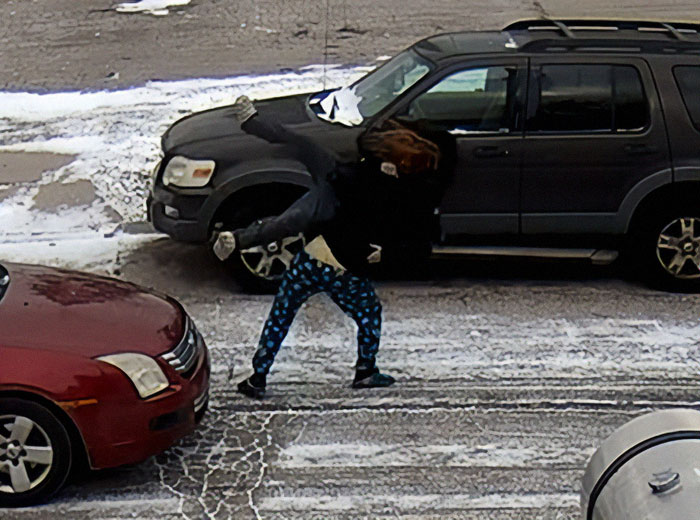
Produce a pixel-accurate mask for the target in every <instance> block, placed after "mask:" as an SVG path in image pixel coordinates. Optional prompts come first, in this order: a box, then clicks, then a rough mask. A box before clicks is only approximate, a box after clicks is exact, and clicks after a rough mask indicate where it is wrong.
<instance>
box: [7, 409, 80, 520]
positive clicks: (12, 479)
mask: <svg viewBox="0 0 700 520" xmlns="http://www.w3.org/2000/svg"><path fill="white" fill-rule="evenodd" d="M71 462H72V454H71V444H70V439H69V437H68V432H66V429H65V428H64V427H63V425H62V424H61V422H60V421H59V420H58V419H57V418H56V417H55V416H54V414H52V413H51V412H50V411H49V410H48V409H46V408H45V407H43V406H41V405H39V404H37V403H35V402H32V401H26V400H23V399H15V398H0V507H24V506H29V505H32V504H37V503H40V502H44V501H46V500H47V499H48V498H49V497H51V496H52V495H53V494H54V493H55V492H56V491H58V490H59V489H60V488H61V486H62V485H63V483H64V482H65V481H66V479H67V478H68V474H69V473H70V469H71Z"/></svg>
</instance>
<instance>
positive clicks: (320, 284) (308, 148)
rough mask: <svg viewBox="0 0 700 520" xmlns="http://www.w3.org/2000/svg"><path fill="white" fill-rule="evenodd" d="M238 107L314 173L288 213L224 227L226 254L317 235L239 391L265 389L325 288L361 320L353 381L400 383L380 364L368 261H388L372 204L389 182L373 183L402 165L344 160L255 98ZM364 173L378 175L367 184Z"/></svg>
mask: <svg viewBox="0 0 700 520" xmlns="http://www.w3.org/2000/svg"><path fill="white" fill-rule="evenodd" d="M232 109H233V113H234V115H235V117H236V118H237V119H238V120H239V122H241V128H242V129H243V130H244V131H246V132H247V133H249V134H252V135H256V136H258V137H261V138H263V139H265V140H267V141H269V142H271V143H280V144H283V145H286V146H288V153H290V154H291V155H292V156H294V157H296V159H297V160H299V162H301V163H302V164H304V165H305V166H306V168H307V169H308V171H309V173H310V175H311V178H312V181H313V184H312V186H311V187H310V189H309V192H308V193H307V194H305V195H304V196H303V197H301V198H300V199H299V200H297V201H296V202H295V203H294V204H292V206H290V208H288V209H287V210H286V211H285V212H284V213H283V214H282V215H279V216H277V217H270V218H268V219H263V220H259V221H256V222H254V223H253V224H251V225H250V226H248V227H246V228H243V229H238V230H235V231H232V232H229V231H222V232H220V233H219V234H218V237H217V239H216V241H215V242H214V246H213V249H214V253H215V254H216V255H217V256H218V257H219V258H220V259H222V260H223V259H225V258H227V257H228V256H229V255H231V254H232V253H233V251H234V250H235V249H236V248H240V249H246V248H249V247H253V246H255V245H261V244H268V243H270V242H272V241H274V240H278V239H280V238H282V237H286V236H291V235H294V234H297V233H299V232H302V233H304V235H305V236H306V238H307V239H311V241H310V242H309V243H308V244H306V246H305V247H304V249H303V250H302V251H301V252H299V253H298V254H297V255H296V256H295V257H294V259H293V260H292V262H291V264H290V265H289V267H288V268H287V270H286V272H285V274H284V276H283V279H282V282H281V284H280V287H279V290H278V292H277V295H276V296H275V300H274V302H273V304H272V308H271V309H270V313H269V316H268V318H267V320H266V322H265V326H264V329H263V332H262V334H261V337H260V341H259V343H258V348H257V350H256V352H255V355H254V357H253V375H252V376H250V377H249V378H247V379H245V380H243V381H241V382H240V383H239V384H238V387H237V388H238V391H239V392H241V393H242V394H244V395H246V396H249V397H254V398H262V397H263V396H264V395H265V389H266V385H267V375H268V373H269V371H270V368H271V366H272V364H273V362H274V359H275V356H276V354H277V352H278V351H279V349H280V347H281V345H282V342H283V341H284V338H285V337H286V335H287V332H288V331H289V327H290V326H291V324H292V322H293V321H294V317H295V316H296V314H297V312H298V311H299V309H300V308H301V306H302V305H303V304H304V303H305V302H306V300H307V299H308V298H310V297H311V296H313V295H315V294H317V293H321V292H322V293H326V294H327V295H328V296H329V297H330V299H331V300H332V301H333V302H334V303H335V304H336V305H338V306H339V307H340V308H341V309H342V310H343V312H345V314H347V315H348V316H349V317H350V318H352V319H353V320H354V321H355V323H356V324H357V329H358V332H357V342H358V346H357V363H356V371H355V378H354V380H353V383H352V386H353V387H354V388H376V387H386V386H390V385H392V384H393V383H394V382H395V380H394V378H392V377H391V376H388V375H386V374H382V373H381V372H380V371H379V369H378V368H377V366H376V356H377V351H378V349H379V340H380V335H381V324H382V306H381V303H380V302H379V298H378V297H377V294H376V293H375V291H374V289H373V287H372V284H371V282H370V281H369V279H368V278H367V277H366V276H365V273H366V272H367V269H368V264H372V263H376V262H379V261H381V250H382V248H381V247H380V246H378V245H375V244H372V243H370V240H369V237H370V235H371V232H372V231H373V228H376V227H377V226H378V219H377V218H376V217H377V215H373V214H372V211H368V210H367V207H368V206H370V205H375V206H381V203H380V202H379V200H380V199H379V198H378V196H377V194H378V193H379V192H380V191H381V190H376V189H373V188H374V187H375V186H377V184H376V183H372V182H373V181H374V180H375V179H376V178H378V177H381V178H388V176H391V178H394V177H395V178H396V179H398V177H399V174H398V173H397V168H396V165H394V164H391V163H386V162H384V163H382V164H381V168H380V165H379V164H378V163H377V164H376V165H374V164H373V165H372V168H370V167H369V166H368V165H369V161H363V163H362V166H359V167H358V165H357V164H351V165H343V164H339V163H338V162H337V161H336V159H335V158H334V157H333V156H331V155H330V154H329V153H328V152H327V151H326V150H325V149H324V148H323V147H322V146H320V145H318V144H317V143H315V142H314V141H312V140H311V139H309V138H307V137H305V136H302V135H298V134H295V133H294V132H292V131H290V130H288V129H287V128H285V127H284V126H283V125H281V124H280V123H279V121H277V120H276V119H275V118H274V117H270V116H265V115H259V114H258V113H257V110H256V109H255V107H254V106H253V104H252V102H251V101H250V100H249V99H248V98H246V97H240V98H239V99H238V100H237V101H236V103H235V104H234V105H233V106H232ZM363 166H364V167H363ZM374 166H376V168H375V167H374ZM376 171H379V172H380V173H376ZM362 179H369V180H370V183H368V184H362V182H361V181H362ZM390 182H394V181H390ZM397 182H398V181H397ZM368 197H370V202H369V203H368V202H367V201H368ZM392 210H393V208H392ZM368 217H369V218H368Z"/></svg>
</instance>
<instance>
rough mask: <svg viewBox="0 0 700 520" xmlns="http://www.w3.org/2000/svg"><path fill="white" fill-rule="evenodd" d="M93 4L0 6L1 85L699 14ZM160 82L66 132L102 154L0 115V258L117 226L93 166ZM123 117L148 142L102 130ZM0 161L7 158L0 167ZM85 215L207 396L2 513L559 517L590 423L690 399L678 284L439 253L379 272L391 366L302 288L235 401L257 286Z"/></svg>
mask: <svg viewBox="0 0 700 520" xmlns="http://www.w3.org/2000/svg"><path fill="white" fill-rule="evenodd" d="M113 4H114V2H111V1H107V0H104V1H103V0H100V1H90V2H88V1H87V0H81V1H75V0H33V1H31V2H29V1H25V0H21V1H19V0H8V1H7V2H3V3H2V5H0V18H2V19H3V20H10V22H8V23H6V24H3V27H2V28H0V44H2V46H3V56H2V58H1V59H0V78H2V79H0V85H1V86H2V87H1V88H2V89H3V91H12V92H15V93H25V92H26V93H31V92H42V93H49V92H50V93H56V91H59V90H72V91H78V90H82V89H85V90H90V91H96V90H102V89H108V90H112V91H115V90H117V89H125V88H130V87H133V86H139V85H143V84H144V83H145V82H147V81H150V80H154V79H160V80H179V79H189V78H192V79H194V78H209V77H219V78H221V77H228V76H233V75H237V74H243V73H263V72H264V73H269V72H279V71H280V70H282V71H285V70H286V69H289V68H291V69H292V70H296V68H297V67H301V66H304V65H309V64H321V63H323V62H324V61H326V62H328V63H340V64H348V65H350V64H360V65H363V64H367V63H369V62H371V63H374V60H375V59H376V58H377V57H378V56H380V55H387V54H393V53H395V52H396V51H398V50H400V49H401V48H403V47H404V46H406V45H408V44H409V43H411V42H413V41H415V40H416V39H418V38H420V37H422V36H426V35H429V34H432V33H434V32H438V31H449V30H457V29H464V28H466V29H476V28H495V27H500V26H502V25H504V24H505V23H507V22H509V21H512V20H514V19H518V18H523V17H530V16H541V15H551V16H584V15H585V16H605V17H608V16H627V17H629V16H632V15H631V14H630V13H634V14H633V16H635V17H636V16H639V17H642V18H650V17H663V18H665V19H674V18H675V19H689V18H694V19H700V8H699V7H698V5H697V2H690V1H676V0H673V1H671V2H664V3H660V2H652V1H649V0H646V1H638V0H625V1H624V2H622V3H617V4H616V5H614V6H613V5H611V4H609V3H606V2H602V1H600V0H594V1H592V2H586V4H585V6H581V5H580V4H581V3H580V2H573V1H557V2H554V1H552V2H550V1H541V2H539V1H536V2H525V1H519V0H497V1H496V2H491V3H488V4H478V5H477V4H474V5H465V3H464V2H462V1H457V0H440V1H437V2H431V3H427V2H421V1H418V0H415V1H413V0H412V1H410V2H405V1H404V0H382V1H379V2H369V1H367V2H365V1H361V2H360V1H357V2H346V1H340V0H329V1H328V2H326V3H324V2H323V1H318V2H301V1H293V2H279V1H278V0H269V1H262V0H260V1H257V0H256V1H253V0H249V1H246V2H237V3H235V6H234V4H233V3H230V2H222V1H215V0H211V1H208V0H198V1H196V0H195V1H193V2H191V3H190V4H189V5H185V6H182V7H178V8H174V9H172V10H171V12H170V14H168V15H167V16H163V17H154V16H151V15H146V14H136V15H124V14H121V13H117V12H116V11H115V10H114V9H113V7H114V5H113ZM326 9H327V12H328V15H326V12H325V10H326ZM327 20H328V21H329V23H327ZM326 40H327V41H328V42H329V46H326V47H325V48H324V46H323V43H324V42H325V41H326ZM287 72H288V71H287ZM287 72H285V73H287ZM132 92H133V91H132ZM3 93H4V92H3ZM0 94H2V93H0ZM117 95H119V93H117ZM141 95H143V94H141ZM144 96H145V97H147V96H148V93H147V94H146V95H144ZM164 96H165V94H164ZM163 99H165V101H164V100H163ZM163 99H161V98H158V100H157V103H154V104H153V105H149V106H147V107H145V108H143V107H142V110H141V111H140V112H139V111H137V109H132V108H130V107H127V108H126V109H123V111H122V112H120V111H118V110H117V109H114V108H113V106H112V105H109V106H107V108H106V109H105V111H106V112H107V113H108V114H109V115H111V116H114V117H113V118H112V119H107V118H106V119H99V118H96V119H95V121H92V122H91V125H90V127H89V128H88V130H89V131H94V132H98V131H99V132H102V133H103V134H105V135H106V134H110V132H111V134H110V135H114V136H117V137H118V138H117V137H114V139H113V140H111V141H110V140H104V141H98V145H99V146H103V148H102V149H99V148H98V147H97V146H96V145H94V144H93V141H90V140H89V138H90V136H87V137H86V136H83V135H79V130H82V129H84V128H87V127H88V125H85V124H83V123H84V121H85V118H83V119H81V118H80V117H77V116H76V118H75V121H71V120H69V118H68V117H63V116H62V115H61V113H59V112H57V113H56V114H53V115H52V119H51V124H50V125H47V124H45V121H43V120H42V119H41V118H40V117H39V116H36V117H34V118H33V119H26V120H25V119H21V118H20V119H12V118H10V117H9V116H8V117H7V118H5V117H0V159H2V161H0V202H1V203H2V204H5V208H7V207H8V203H12V204H14V202H13V201H15V202H16V201H18V200H19V201H21V204H17V205H14V206H12V211H13V212H14V213H13V215H14V216H16V215H19V217H16V218H17V221H20V220H22V219H23V220H22V222H23V226H24V227H23V228H22V230H21V232H19V231H16V230H13V229H8V228H7V227H5V228H0V258H7V259H10V260H13V259H19V260H21V261H32V259H33V258H34V257H33V256H32V255H33V254H34V252H35V251H36V252H37V255H38V256H37V257H36V258H38V259H39V260H41V261H42V262H46V263H51V264H53V265H63V266H68V267H73V264H74V261H75V257H77V256H80V255H77V254H76V253H75V248H73V246H72V245H70V244H72V242H70V241H71V240H74V239H75V236H74V235H76V233H78V231H76V230H75V229H73V227H70V226H72V223H71V222H70V219H71V218H72V215H74V214H75V215H80V214H82V215H87V216H86V217H85V218H86V219H88V217H89V219H90V225H93V224H94V222H93V221H96V222H98V223H99V224H100V226H108V225H109V226H112V228H114V227H119V228H120V229H125V230H127V234H128V229H129V224H133V222H129V221H128V220H129V218H127V217H128V215H127V217H125V215H126V213H124V212H122V213H119V211H116V210H115V209H114V208H113V207H111V206H109V205H108V204H107V203H106V202H105V204H103V205H100V204H101V203H102V202H104V200H103V199H104V198H105V194H106V193H107V192H108V191H109V188H110V184H109V183H110V182H111V181H113V180H114V179H116V178H118V177H119V176H121V177H127V176H128V175H129V174H130V173H132V172H133V171H143V172H148V171H150V169H151V168H152V166H153V164H150V163H148V164H147V165H146V161H147V160H148V161H152V162H155V161H156V160H157V157H156V151H157V144H156V143H157V136H158V135H159V134H158V131H160V130H162V125H163V124H164V122H166V123H167V122H168V120H167V118H169V120H170V121H172V119H173V118H174V117H179V115H181V112H183V111H185V108H188V107H185V108H183V107H182V106H179V110H180V112H178V111H174V110H173V109H171V108H172V107H171V106H169V105H168V104H167V103H168V99H170V98H165V97H164V98H163ZM198 102H201V100H198ZM121 104H124V105H126V103H125V102H124V103H122V101H121V99H119V100H117V101H115V102H114V106H119V107H120V108H123V107H122V106H121ZM0 108H1V107H0ZM189 108H192V107H189ZM158 111H160V112H159V113H160V115H159V116H158V117H159V118H160V119H158V118H155V117H154V118H153V119H152V120H151V119H148V118H149V115H150V116H152V114H154V113H157V112H158ZM170 112H172V114H171V113H170ZM1 113H2V112H1V111H0V114H1ZM166 113H167V116H166V115H163V114H166ZM79 115H80V116H81V117H82V114H79ZM130 118H131V119H130ZM17 121H19V122H17ZM104 121H107V123H108V124H106V123H104ZM63 123H65V125H64V124H63ZM69 123H70V124H69ZM146 123H148V125H150V126H148V125H147V124H146ZM129 125H132V126H133V127H137V128H138V129H139V131H140V132H143V134H139V135H138V136H136V138H135V139H136V140H137V141H141V142H143V141H145V140H148V139H150V140H151V141H153V143H150V141H149V143H148V146H150V149H149V148H148V146H146V147H143V148H139V149H138V152H133V150H134V149H135V146H133V144H134V143H132V142H128V141H123V140H120V139H122V134H123V133H125V132H127V133H128V132H131V128H132V126H129ZM159 125H160V126H159ZM76 129H79V130H76ZM125 129H126V130H125ZM71 132H73V133H71ZM120 132H121V133H120ZM76 136H77V137H78V138H79V139H75V140H74V141H71V140H70V137H76ZM92 137H94V136H92ZM51 138H59V140H60V139H63V140H64V141H65V142H64V141H60V142H59V143H58V144H59V145H61V146H57V147H56V148H46V147H45V148H39V152H41V155H37V153H38V152H37V150H35V149H33V148H32V146H23V144H24V143H25V142H26V143H29V145H32V144H33V143H34V142H42V143H43V142H44V141H45V140H49V139H51ZM66 143H68V144H70V145H71V146H76V148H75V149H74V148H71V146H68V144H66ZM76 143H77V144H79V145H80V146H77V144H76ZM125 143H126V144H125ZM18 144H19V146H18ZM64 145H65V146H64ZM64 148H65V149H64ZM46 150H48V152H47V151H46ZM86 150H87V151H86ZM95 150H98V151H99V150H101V151H100V152H99V153H98V152H96V151H95ZM81 153H82V154H83V155H82V156H81V155H80V154H81ZM130 153H131V154H132V155H129V154H130ZM10 154H12V155H10ZM74 154H75V155H74ZM76 157H77V159H76ZM86 157H87V158H88V159H89V161H86V159H85V158H86ZM120 157H128V160H124V161H123V162H120ZM71 161H72V162H71ZM90 161H91V162H90ZM30 163H31V164H30ZM127 163H128V164H127ZM9 164H12V165H15V164H19V165H20V166H19V167H14V166H13V167H12V168H10V166H7V165H9ZM28 165H31V168H30V167H29V166H28ZM142 165H146V166H143V167H142ZM128 168H131V170H129V169H128ZM10 170H12V171H17V170H22V171H23V172H24V173H23V174H22V175H21V176H20V177H17V178H9V177H7V176H5V175H6V174H7V172H10ZM143 172H142V173H143ZM93 173H94V175H93ZM108 174H109V175H108ZM8 175H9V174H8ZM110 175H111V177H110ZM146 176H147V173H144V177H143V179H140V180H139V182H140V184H139V185H138V186H139V189H140V190H141V192H139V193H138V194H134V193H132V194H131V196H133V199H134V200H133V201H131V200H130V201H127V202H124V200H125V197H124V196H123V194H122V193H121V192H115V193H116V195H114V197H115V199H117V198H118V199H119V200H120V201H121V202H122V203H123V204H124V205H127V204H129V205H131V206H133V207H138V208H141V206H142V204H143V200H142V199H143V195H144V193H145V188H144V187H145V186H146V181H145V180H144V179H146ZM93 185H94V186H96V188H97V189H93ZM8 201H9V202H8ZM32 201H33V202H32ZM107 202H109V203H110V204H111V201H109V200H107ZM32 204H34V206H32ZM39 206H41V207H39ZM27 208H30V209H29V210H28V209H27ZM32 208H36V209H37V213H36V215H39V217H37V218H36V219H34V217H35V216H36V215H34V214H32V213H31V212H32V211H34V209H32ZM86 208H87V209H86ZM3 209H4V208H3V206H0V210H3ZM117 209H119V208H117ZM39 210H40V211H39ZM73 210H75V211H74V212H73ZM138 211H141V210H140V209H139V210H138ZM25 213H26V214H27V215H28V216H26V218H25ZM136 213H137V212H136V211H135V212H134V214H136ZM2 215H4V216H5V217H6V218H9V217H8V215H10V212H9V211H8V212H6V213H2ZM66 215H68V216H67V217H66ZM14 216H13V218H14ZM59 217H60V218H59ZM100 219H101V220H100ZM86 222H87V220H86ZM34 223H39V225H41V226H45V227H43V228H41V229H36V230H32V229H31V226H32V225H34ZM136 225H137V226H138V225H139V224H138V223H137V224H136ZM81 226H82V227H81ZM94 227H95V228H96V227H97V225H95V226H94ZM84 228H85V226H83V225H82V224H80V225H79V226H77V227H76V229H78V230H79V231H80V232H81V233H82V232H83V231H85V229H86V228H85V229H84ZM47 229H48V231H47ZM90 231H91V232H92V231H95V229H92V228H90ZM102 231H104V230H103V229H102V228H100V229H99V233H96V234H95V236H97V237H98V238H96V239H94V240H96V242H94V243H93V242H91V243H90V246H89V248H88V249H87V250H88V251H90V253H89V254H94V255H96V256H95V257H94V260H91V259H88V260H90V261H85V258H82V259H80V260H81V263H79V265H80V266H81V268H83V269H88V270H93V271H96V272H107V273H110V274H114V275H117V276H119V277H121V278H123V279H126V280H130V281H134V282H137V283H140V284H144V285H147V286H151V287H155V288H157V289H159V290H162V291H165V292H168V293H170V294H172V295H173V296H175V297H177V298H178V299H179V300H180V301H181V302H182V303H183V304H184V306H185V307H186V308H187V310H188V311H189V312H190V313H191V315H192V316H193V317H194V319H195V320H196V323H197V325H198V327H199V329H200V330H201V331H202V332H203V333H204V335H205V338H206V341H207V343H208V345H209V347H210V351H211V353H212V361H213V379H212V389H211V401H210V407H209V412H208V414H207V415H206V416H205V419H204V420H203V422H202V423H201V425H200V427H199V429H198V430H197V432H196V433H194V434H193V435H191V436H189V437H187V438H186V439H183V440H182V441H181V442H179V443H178V444H177V445H176V446H175V447H173V448H172V449H170V450H168V451H167V452H165V453H163V454H162V455H159V456H157V457H154V458H151V459H149V460H147V461H145V462H143V463H141V464H138V465H135V466H128V467H123V468H118V469H114V470H108V471H103V472H98V473H89V474H86V475H84V476H82V477H80V478H78V479H77V480H76V481H75V482H73V483H71V484H70V485H69V486H67V487H66V488H65V489H64V490H63V491H62V492H61V493H60V495H59V496H58V497H57V498H56V499H55V500H53V501H52V502H51V503H49V504H47V505H44V506H41V507H36V508H30V509H21V510H12V511H2V513H1V514H0V516H1V517H2V518H3V519H8V520H15V519H19V520H29V519H31V520H35V519H42V520H43V519H55V518H60V517H64V518H67V519H71V520H72V519H76V520H82V519H88V518H91V519H92V518H98V519H112V518H119V519H123V518H138V519H143V520H151V519H153V520H155V519H158V520H160V519H170V518H172V519H176V518H177V519H181V518H182V519H198V520H199V519H217V520H218V519H229V518H233V519H248V518H256V519H257V518H265V519H285V520H286V519H296V518H299V519H301V518H303V519H307V518H317V519H338V520H340V519H348V520H349V519H357V518H368V519H378V518H387V519H389V518H402V519H421V520H427V519H465V520H471V519H474V520H477V519H478V520H483V519H495V520H506V519H508V520H518V519H522V520H533V519H539V520H559V519H573V518H578V517H579V508H578V493H579V481H580V478H581V475H582V473H583V470H584V467H585V464H586V461H587V459H588V458H589V457H590V455H591V454H592V453H593V451H594V450H595V448H596V447H597V446H598V445H599V444H600V442H601V441H602V439H603V438H604V437H605V436H607V435H608V434H609V433H610V432H612V431H613V430H614V429H615V428H616V427H618V426H620V425H622V424H623V423H625V422H627V421H628V420H629V419H630V418H632V417H634V416H637V415H640V414H643V413H645V412H647V411H650V410H653V409H659V408H669V407H677V406H692V407H697V406H698V405H700V377H699V376H698V368H699V366H700V363H699V361H700V360H699V358H700V354H699V352H700V339H699V338H700V321H699V320H698V316H699V315H700V298H698V296H696V295H689V294H671V293H663V292H658V291H654V290H651V289H649V288H647V287H645V286H644V285H642V284H640V283H637V282H635V281H634V280H629V279H627V278H626V276H625V272H624V268H623V267H621V266H612V267H604V268H603V267H591V266H588V265H586V264H579V263H566V264H553V263H534V262H521V261H518V260H510V261H499V262H490V261H479V262H476V261H467V262H451V263H445V262H443V263H440V264H436V265H435V266H434V276H433V277H432V278H430V279H423V280H418V281H412V280H382V281H380V282H379V283H378V284H377V287H378V293H379V295H380V297H381V299H382V301H383V305H384V322H385V327H384V331H383V341H382V346H381V349H380V355H379V362H380V366H381V367H382V369H383V370H385V371H386V372H387V373H390V374H392V375H394V376H395V377H396V378H397V380H398V383H397V385H396V386H394V387H392V388H389V389H384V390H375V391H371V390H368V391H354V390H352V389H351V388H350V386H349V383H350V380H351V377H352V365H353V362H354V350H355V346H354V334H355V331H354V325H353V324H352V323H351V322H350V321H349V320H348V319H347V318H345V317H344V316H343V315H342V314H341V313H340V311H338V310H337V309H335V308H334V307H333V306H330V305H327V302H326V301H324V299H323V297H316V298H314V299H312V300H311V301H310V302H309V303H308V304H307V305H306V307H305V308H304V309H303V311H302V313H301V314H300V316H299V319H298V320H297V321H296V322H295V324H294V327H293V329H292V331H291V334H290V336H289V337H288V340H287V342H286V344H285V346H284V347H283V349H282V351H281V352H280V355H279V358H278V361H277V362H276V364H275V367H274V370H273V373H272V375H271V377H270V379H269V388H268V396H267V398H266V399H265V400H264V401H263V402H256V401H250V400H246V399H244V398H243V397H241V396H239V395H238V394H237V393H235V392H234V391H233V388H234V385H233V382H235V381H237V380H238V379H239V378H241V377H243V376H244V375H246V374H247V371H248V366H249V365H248V364H249V360H250V357H251V355H252V353H253V351H254V348H255V343H256V341H257V336H258V334H259V332H260V329H261V327H262V323H263V321H264V318H265V316H266V312H267V310H268V308H269V305H270V303H271V301H272V297H271V296H268V295H249V294H245V293H243V292H242V291H241V290H240V288H238V287H237V286H236V285H235V283H234V282H233V281H232V279H231V278H230V277H229V276H228V274H227V273H225V272H224V271H223V268H222V267H221V266H220V265H219V264H217V263H216V262H215V261H214V260H213V259H212V257H211V255H209V254H208V253H207V252H206V251H205V250H204V249H203V248H201V247H196V246H188V245H183V244H177V243H174V242H172V241H170V240H169V239H167V238H154V239H148V240H144V241H143V243H141V244H140V245H139V246H138V247H128V248H123V249H120V248H117V249H116V250H113V249H111V247H112V246H109V247H107V246H104V244H106V243H107V242H108V241H109V240H112V238H108V236H110V235H109V234H103V233H102ZM42 233H45V234H46V235H45V236H44V235H42ZM81 237H82V235H81ZM81 240H82V238H81ZM86 240H88V239H86ZM89 240H93V239H89ZM42 241H43V242H42ZM49 242H50V243H49ZM110 243H111V242H110ZM42 244H43V245H42ZM44 246H46V247H44ZM49 246H51V248H53V249H52V250H56V251H55V252H51V251H50V249H51V248H49ZM54 246H55V247H54ZM71 248H73V251H69V250H70V249H71ZM47 251H49V252H48V253H47ZM97 252H99V255H98V254H97ZM83 256H84V255H83ZM39 260H36V261H39ZM231 374H232V375H233V378H232V379H230V376H231Z"/></svg>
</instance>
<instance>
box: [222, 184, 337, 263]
mask: <svg viewBox="0 0 700 520" xmlns="http://www.w3.org/2000/svg"><path fill="white" fill-rule="evenodd" d="M328 190H330V187H329V186H327V185H325V184H324V185H322V186H321V187H319V188H314V189H313V190H312V191H310V192H308V193H307V194H305V195H304V196H302V197H301V198H300V199H299V200H297V201H296V202H295V203H294V204H292V205H291V206H290V207H289V208H287V210H286V211H284V213H282V214H281V215H279V216H276V217H268V218H265V219H261V220H257V221H255V222H253V223H252V224H251V225H249V226H248V227H246V228H243V229H238V230H236V231H234V233H233V235H234V237H235V239H236V247H237V248H239V249H248V248H251V247H255V246H259V245H267V244H269V243H271V242H275V241H276V240H281V239H283V238H286V237H290V236H294V235H298V234H299V233H304V234H307V235H312V234H313V233H314V230H315V229H316V228H318V227H319V226H320V225H321V224H323V223H324V222H326V221H328V220H330V219H331V218H333V216H334V215H335V212H336V199H335V197H334V196H333V194H332V193H330V192H329V191H328ZM307 238H310V237H307Z"/></svg>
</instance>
